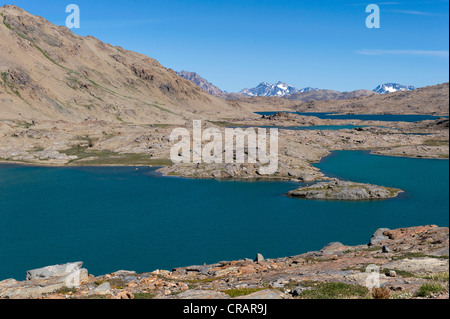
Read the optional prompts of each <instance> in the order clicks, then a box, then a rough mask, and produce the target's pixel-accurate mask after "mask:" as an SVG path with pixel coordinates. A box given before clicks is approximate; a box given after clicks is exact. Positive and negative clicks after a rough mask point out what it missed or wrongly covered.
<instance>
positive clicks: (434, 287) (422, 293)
mask: <svg viewBox="0 0 450 319" xmlns="http://www.w3.org/2000/svg"><path fill="white" fill-rule="evenodd" d="M443 290H444V287H442V285H441V284H440V283H437V282H434V283H427V284H423V285H422V286H420V288H419V291H418V292H417V294H416V295H417V297H428V296H430V295H431V294H437V293H440V292H441V291H443Z"/></svg>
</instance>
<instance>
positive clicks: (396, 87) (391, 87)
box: [373, 83, 416, 94]
mask: <svg viewBox="0 0 450 319" xmlns="http://www.w3.org/2000/svg"><path fill="white" fill-rule="evenodd" d="M415 89H416V88H415V87H414V86H411V85H401V84H397V83H385V84H381V85H378V86H377V87H376V88H375V90H373V91H374V92H376V93H378V94H385V93H393V92H398V91H414V90H415Z"/></svg>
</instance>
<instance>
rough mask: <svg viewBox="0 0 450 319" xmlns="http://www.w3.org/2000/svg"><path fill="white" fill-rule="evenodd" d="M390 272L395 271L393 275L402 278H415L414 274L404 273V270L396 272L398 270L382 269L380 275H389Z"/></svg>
mask: <svg viewBox="0 0 450 319" xmlns="http://www.w3.org/2000/svg"><path fill="white" fill-rule="evenodd" d="M390 271H395V273H396V274H397V275H398V276H400V277H403V278H415V277H417V276H416V275H415V274H413V273H412V272H409V271H405V270H398V269H387V268H384V269H383V270H382V273H384V274H385V275H389V272H390Z"/></svg>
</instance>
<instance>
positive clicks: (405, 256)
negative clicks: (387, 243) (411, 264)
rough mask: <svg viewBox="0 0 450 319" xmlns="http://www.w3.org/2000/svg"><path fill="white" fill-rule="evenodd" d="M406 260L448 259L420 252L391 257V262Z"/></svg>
mask: <svg viewBox="0 0 450 319" xmlns="http://www.w3.org/2000/svg"><path fill="white" fill-rule="evenodd" d="M407 258H436V259H448V256H447V255H445V256H432V255H426V254H424V253H421V252H408V253H404V254H401V255H399V256H394V257H392V260H402V259H407Z"/></svg>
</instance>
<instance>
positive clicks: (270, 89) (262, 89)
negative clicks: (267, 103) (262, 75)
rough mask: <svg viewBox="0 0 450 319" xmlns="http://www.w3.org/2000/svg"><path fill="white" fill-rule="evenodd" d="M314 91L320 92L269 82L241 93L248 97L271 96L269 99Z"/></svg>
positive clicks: (313, 89)
mask: <svg viewBox="0 0 450 319" xmlns="http://www.w3.org/2000/svg"><path fill="white" fill-rule="evenodd" d="M312 91H319V89H315V88H310V87H308V88H304V89H301V90H299V89H297V88H295V87H293V86H291V85H288V84H286V83H284V82H281V81H280V82H278V83H276V84H270V83H267V82H262V83H260V84H259V85H258V86H257V87H255V88H252V89H243V90H242V91H241V92H239V93H240V94H242V95H247V96H251V97H253V96H269V97H284V96H288V95H292V94H296V93H303V92H312Z"/></svg>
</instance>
